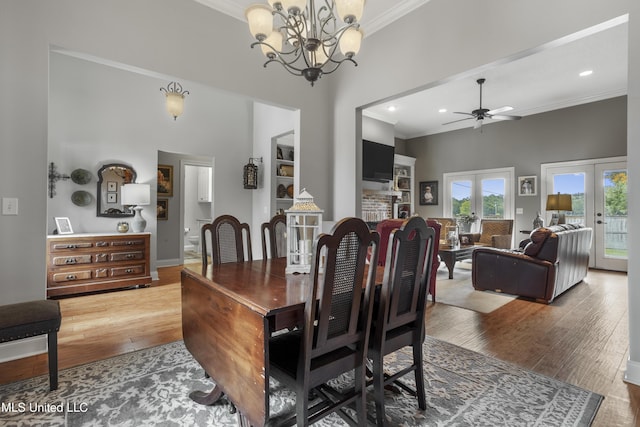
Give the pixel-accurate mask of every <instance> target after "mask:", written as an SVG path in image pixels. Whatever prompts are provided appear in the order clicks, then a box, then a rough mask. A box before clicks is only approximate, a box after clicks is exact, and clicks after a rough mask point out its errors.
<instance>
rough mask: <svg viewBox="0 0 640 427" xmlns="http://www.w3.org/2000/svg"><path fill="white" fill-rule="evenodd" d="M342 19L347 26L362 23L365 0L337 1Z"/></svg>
mask: <svg viewBox="0 0 640 427" xmlns="http://www.w3.org/2000/svg"><path fill="white" fill-rule="evenodd" d="M335 3H336V10H337V12H338V16H339V17H340V19H341V20H342V21H344V22H346V23H347V24H351V23H352V22H358V21H360V18H362V13H363V11H364V3H365V0H335Z"/></svg>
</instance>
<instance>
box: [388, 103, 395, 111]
mask: <svg viewBox="0 0 640 427" xmlns="http://www.w3.org/2000/svg"><path fill="white" fill-rule="evenodd" d="M387 111H392V112H393V111H396V106H395V105H389V106H388V107H387Z"/></svg>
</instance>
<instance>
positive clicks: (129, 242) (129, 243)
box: [111, 239, 144, 247]
mask: <svg viewBox="0 0 640 427" xmlns="http://www.w3.org/2000/svg"><path fill="white" fill-rule="evenodd" d="M111 246H118V247H119V246H144V240H142V239H140V240H138V239H126V240H116V241H113V242H111Z"/></svg>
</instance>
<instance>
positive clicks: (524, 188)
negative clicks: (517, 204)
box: [518, 175, 538, 196]
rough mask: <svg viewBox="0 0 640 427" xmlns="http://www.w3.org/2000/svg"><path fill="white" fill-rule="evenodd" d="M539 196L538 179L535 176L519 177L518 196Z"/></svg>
mask: <svg viewBox="0 0 640 427" xmlns="http://www.w3.org/2000/svg"><path fill="white" fill-rule="evenodd" d="M537 194H538V177H537V176H535V175H530V176H519V177H518V196H536V195H537Z"/></svg>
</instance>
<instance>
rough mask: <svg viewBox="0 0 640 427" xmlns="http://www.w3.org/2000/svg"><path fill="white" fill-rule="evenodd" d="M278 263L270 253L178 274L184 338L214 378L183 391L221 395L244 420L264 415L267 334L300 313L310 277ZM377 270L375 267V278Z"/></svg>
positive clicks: (203, 397)
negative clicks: (201, 387) (205, 386)
mask: <svg viewBox="0 0 640 427" xmlns="http://www.w3.org/2000/svg"><path fill="white" fill-rule="evenodd" d="M285 268H286V258H273V259H265V260H256V261H245V262H237V263H225V264H219V265H211V266H209V267H208V268H207V271H206V273H205V274H204V275H203V274H199V273H197V272H195V271H191V270H187V269H184V270H182V272H181V284H182V291H181V292H182V333H183V337H184V343H185V346H186V348H187V350H188V351H189V352H190V353H191V354H192V355H193V357H194V358H195V360H196V361H197V362H198V363H199V364H200V365H201V366H202V367H203V369H204V370H205V372H206V373H207V374H208V375H209V376H210V377H211V379H212V380H213V382H214V383H215V386H214V387H213V388H212V390H211V391H208V392H203V391H193V392H192V393H191V394H190V397H191V398H192V399H193V400H194V401H196V402H199V403H202V404H207V405H210V404H213V403H215V402H216V401H217V400H218V399H219V398H220V397H221V396H222V394H224V395H226V396H227V398H228V400H229V401H231V402H232V404H233V405H234V406H235V408H236V409H237V410H238V412H239V416H240V421H241V424H243V425H253V426H264V425H265V423H266V422H267V421H268V420H269V337H270V336H271V334H273V333H274V332H276V331H281V330H287V329H291V328H295V327H296V326H299V325H301V322H302V320H303V317H304V305H305V302H306V298H307V296H308V295H309V286H311V281H312V278H311V276H310V275H309V274H298V273H294V274H286V273H285ZM383 274H384V267H377V271H376V283H381V282H382V277H383ZM365 277H366V275H365Z"/></svg>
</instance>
